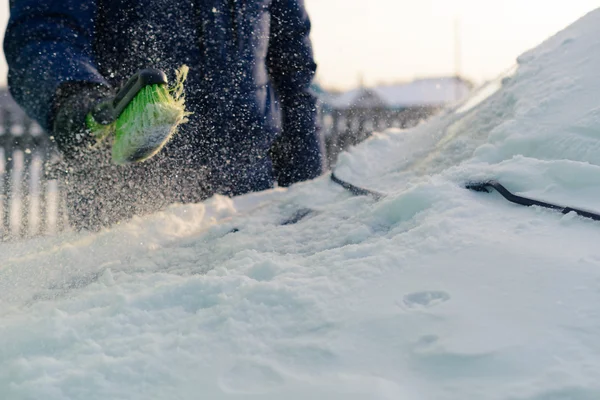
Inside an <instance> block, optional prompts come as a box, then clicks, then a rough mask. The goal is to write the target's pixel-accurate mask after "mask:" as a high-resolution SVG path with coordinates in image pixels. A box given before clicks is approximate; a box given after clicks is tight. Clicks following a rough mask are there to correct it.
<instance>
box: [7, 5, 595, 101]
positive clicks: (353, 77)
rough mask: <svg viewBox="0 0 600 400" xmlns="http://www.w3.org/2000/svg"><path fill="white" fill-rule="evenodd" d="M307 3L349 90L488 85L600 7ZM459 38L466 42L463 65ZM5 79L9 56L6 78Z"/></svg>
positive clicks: (329, 60) (325, 60) (330, 79)
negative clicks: (452, 82)
mask: <svg viewBox="0 0 600 400" xmlns="http://www.w3.org/2000/svg"><path fill="white" fill-rule="evenodd" d="M174 1H175V0H174ZM305 4H306V8H307V10H308V12H309V15H310V17H311V21H312V25H313V29H312V35H311V38H312V41H313V46H314V51H315V58H316V61H317V64H318V66H319V67H318V73H317V80H318V82H319V83H321V84H322V85H323V86H325V87H327V88H336V89H348V88H351V87H354V86H357V85H358V84H359V83H360V82H363V83H364V84H366V85H375V84H379V83H393V82H400V81H407V80H411V79H414V78H419V77H430V76H441V75H454V74H455V72H456V71H457V69H458V71H459V73H460V74H461V75H462V76H464V77H466V78H468V79H471V80H473V81H474V82H476V83H481V82H483V81H485V80H487V79H491V78H493V77H495V76H497V75H498V74H500V73H501V72H502V71H504V70H506V69H508V68H509V67H510V66H511V65H512V64H514V62H515V59H516V58H517V56H519V54H521V53H523V52H524V51H526V50H528V49H530V48H532V47H534V46H536V45H537V44H539V43H541V42H542V41H543V40H544V39H546V38H547V37H549V36H551V35H553V34H555V33H556V32H558V31H559V30H561V29H562V28H564V27H566V26H567V25H569V24H571V23H572V22H574V21H575V20H577V19H578V18H580V17H581V16H583V15H584V14H585V13H587V12H589V11H591V10H593V9H595V8H597V7H600V0H569V1H565V0H561V1H548V0H493V1H492V0H418V1H417V0H305ZM7 19H8V0H0V28H1V29H0V30H1V32H2V34H1V35H2V36H3V33H4V27H5V25H6V21H7ZM457 26H458V29H456V27H457ZM457 31H458V34H456V32H457ZM456 38H458V39H459V40H456ZM455 43H459V44H460V45H459V48H460V51H459V54H460V57H459V60H460V62H459V68H457V67H456V64H457V62H456V61H457V60H456V59H457V57H456V56H455V55H456V53H457V52H456V46H455ZM5 82H6V62H5V60H4V55H2V57H1V62H0V84H5Z"/></svg>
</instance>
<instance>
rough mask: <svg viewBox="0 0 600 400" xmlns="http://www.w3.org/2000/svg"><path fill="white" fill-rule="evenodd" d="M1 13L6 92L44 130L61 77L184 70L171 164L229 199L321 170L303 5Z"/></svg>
mask: <svg viewBox="0 0 600 400" xmlns="http://www.w3.org/2000/svg"><path fill="white" fill-rule="evenodd" d="M10 10H11V16H10V21H9V24H8V27H7V31H6V35H5V41H4V49H5V54H6V58H7V61H8V65H9V74H8V83H9V86H10V90H11V93H12V95H13V97H14V98H15V99H16V101H17V102H18V103H19V104H20V105H21V106H22V107H23V108H24V109H25V110H26V112H27V113H28V114H29V116H31V117H32V118H34V119H35V120H37V121H38V122H39V123H40V124H41V125H42V126H43V127H44V128H45V129H46V130H48V131H49V128H50V127H51V124H52V121H53V109H52V104H53V101H54V96H55V94H56V91H57V88H59V87H60V86H61V85H62V84H64V83H65V82H90V83H97V84H101V85H106V86H110V87H113V88H116V87H119V86H120V85H121V84H122V83H123V81H124V80H125V79H127V77H128V76H130V75H131V74H133V73H135V72H136V71H138V70H139V69H141V68H147V67H153V68H160V69H163V70H165V71H166V72H168V75H169V77H170V78H171V79H172V78H173V73H174V71H175V69H176V68H178V67H179V66H180V65H182V64H187V65H188V66H189V67H190V73H189V77H188V81H187V84H186V99H187V107H188V110H189V111H192V112H193V113H194V114H193V115H192V117H191V119H190V122H189V123H188V124H186V125H184V126H183V127H182V130H181V131H180V133H179V134H178V135H177V136H176V137H175V139H174V140H173V141H172V143H170V144H169V146H168V148H167V149H166V150H165V151H166V153H167V154H168V156H169V157H172V158H175V159H180V160H181V162H183V163H186V164H187V165H189V163H198V165H209V166H210V167H211V168H212V170H213V172H214V175H215V176H217V177H218V179H219V180H222V181H223V182H224V186H226V187H233V189H232V190H231V191H232V192H233V193H234V194H235V193H241V192H246V191H250V190H262V189H265V188H268V187H270V186H272V183H273V180H274V179H275V180H278V181H279V184H280V185H284V186H285V185H289V184H291V183H294V182H297V181H302V180H306V179H311V178H314V177H316V176H318V175H319V174H320V173H321V172H322V145H321V141H320V139H319V135H318V129H317V127H316V99H315V97H314V96H313V95H312V94H311V92H310V91H309V86H310V84H311V81H312V79H313V76H314V73H315V69H316V65H315V63H314V60H313V57H312V49H311V44H310V40H309V32H310V22H309V19H308V16H307V14H306V11H305V8H304V2H303V0H188V1H173V0H96V1H92V0H87V1H85V0H11V8H10ZM274 143H276V144H275V145H274ZM270 149H271V150H273V149H276V152H275V153H276V154H278V156H270V155H272V153H270V152H269V150H270ZM272 167H274V168H272ZM273 169H274V172H272V171H273Z"/></svg>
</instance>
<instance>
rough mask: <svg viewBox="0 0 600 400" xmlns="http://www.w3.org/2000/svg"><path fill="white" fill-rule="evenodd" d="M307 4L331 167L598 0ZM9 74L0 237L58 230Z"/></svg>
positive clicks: (32, 129)
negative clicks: (10, 89) (11, 91)
mask: <svg viewBox="0 0 600 400" xmlns="http://www.w3.org/2000/svg"><path fill="white" fill-rule="evenodd" d="M16 1H19V0H16ZM48 1H50V0H48ZM54 1H60V0H54ZM173 1H176V0H173ZM305 5H306V8H307V10H308V13H309V15H310V17H311V20H312V25H313V29H312V41H313V46H314V52H315V58H316V61H317V63H318V73H317V78H316V80H315V83H314V85H313V89H314V91H315V92H316V93H317V94H318V96H319V98H320V119H321V125H322V127H323V129H322V132H323V135H324V140H325V142H326V146H327V153H328V162H329V165H330V167H331V166H333V165H334V164H335V160H336V157H337V155H338V154H339V153H340V152H341V151H343V150H344V149H346V148H348V147H349V146H352V145H354V144H356V143H359V142H361V141H363V140H365V139H366V138H368V137H369V136H370V135H371V134H372V133H373V132H374V131H382V130H385V129H388V128H399V129H404V128H409V127H412V126H414V125H416V124H418V123H420V122H421V121H423V120H426V119H427V118H428V117H430V116H432V115H434V114H435V113H436V112H437V111H439V110H440V109H442V108H444V107H446V106H448V105H449V104H453V103H455V102H457V101H460V100H461V99H463V98H465V97H466V96H468V95H469V93H470V92H471V91H473V90H474V88H476V87H477V86H479V85H482V84H483V83H485V82H486V81H488V80H491V79H493V78H495V77H496V76H498V75H500V74H501V73H502V72H504V71H506V70H508V69H509V68H511V67H512V66H513V65H514V63H515V60H516V58H517V57H518V56H519V55H520V54H521V53H523V52H524V51H526V50H528V49H530V48H532V47H535V46H536V45H538V44H539V43H541V42H542V41H543V40H545V39H546V38H547V37H549V36H551V35H553V34H555V33H556V32H558V31H559V30H561V29H562V28H564V27H566V26H567V25H569V24H571V23H572V22H574V21H575V20H577V19H578V18H580V17H581V16H583V15H584V14H586V13H587V12H589V11H591V10H593V9H595V8H597V7H599V6H600V0H569V1H547V0H525V1H524V0H502V1H500V0H419V1H414V0H368V1H366V0H305ZM8 18H9V0H0V38H1V39H3V37H4V30H5V27H6V24H7V22H8ZM0 52H1V51H0ZM6 74H7V66H6V61H5V59H4V54H2V55H1V57H0V188H1V190H0V197H1V199H2V201H1V202H0V209H1V212H0V219H1V223H0V238H1V237H2V235H4V236H10V235H11V233H12V234H14V233H15V232H20V234H21V236H27V235H30V234H36V233H42V232H45V231H47V230H48V229H50V228H49V227H53V228H51V229H54V230H56V229H62V228H61V226H62V224H63V222H64V221H63V220H64V218H63V216H62V214H61V210H62V208H61V205H60V196H59V195H58V194H57V193H59V189H58V188H57V186H56V182H55V181H53V180H52V179H51V178H47V179H46V180H45V178H44V174H43V165H45V164H46V163H47V162H48V160H52V159H53V157H55V154H54V155H53V149H52V145H51V143H49V141H48V139H47V136H46V135H45V134H43V132H41V130H40V129H39V127H38V126H37V125H36V124H35V123H34V122H32V121H30V120H28V119H27V117H26V116H25V115H23V113H22V111H21V110H20V109H19V107H18V106H17V105H16V104H15V103H14V102H13V101H12V99H11V98H10V95H9V94H8V90H7V89H6ZM32 194H35V196H33V195H32ZM46 195H47V196H46ZM30 197H31V199H30V200H28V198H30ZM52 199H54V200H52Z"/></svg>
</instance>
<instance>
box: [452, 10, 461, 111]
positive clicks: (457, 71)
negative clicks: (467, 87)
mask: <svg viewBox="0 0 600 400" xmlns="http://www.w3.org/2000/svg"><path fill="white" fill-rule="evenodd" d="M460 45H461V40H460V18H459V17H455V18H454V77H455V78H454V79H455V81H456V82H455V85H454V100H455V101H458V99H459V98H460V76H461V67H462V65H461V64H462V59H461V58H462V57H461V46H460Z"/></svg>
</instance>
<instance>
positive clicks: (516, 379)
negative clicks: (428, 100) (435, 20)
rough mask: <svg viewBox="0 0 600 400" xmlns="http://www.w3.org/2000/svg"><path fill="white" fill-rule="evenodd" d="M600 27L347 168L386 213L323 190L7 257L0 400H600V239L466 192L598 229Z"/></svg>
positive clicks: (559, 41) (216, 206) (555, 41)
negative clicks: (486, 188) (471, 184)
mask: <svg viewBox="0 0 600 400" xmlns="http://www.w3.org/2000/svg"><path fill="white" fill-rule="evenodd" d="M599 26H600V11H595V12H592V13H591V14H589V15H587V16H586V17H584V18H583V19H581V20H580V21H578V22H577V23H575V24H574V25H573V26H571V27H569V28H567V29H566V30H565V31H563V32H560V33H559V34H558V35H556V36H554V37H552V38H550V39H549V40H547V41H546V42H545V43H543V44H542V45H540V46H539V47H538V48H536V49H534V50H532V51H530V52H528V53H526V54H524V55H523V56H521V57H520V58H519V67H518V68H517V69H516V71H511V72H509V73H508V74H507V75H506V76H504V77H502V78H501V83H502V84H501V85H500V84H499V83H500V82H495V83H494V84H492V86H490V87H488V88H484V89H482V90H481V91H479V92H478V93H476V94H475V96H476V97H475V100H471V101H468V102H467V103H464V104H462V105H460V106H458V107H456V108H454V109H452V110H448V111H447V112H445V113H444V115H441V116H439V117H437V118H435V119H434V120H432V121H430V122H428V123H427V124H423V125H420V126H418V127H417V128H415V129H412V130H409V131H400V130H392V131H387V132H384V133H382V134H377V135H375V136H374V137H373V138H372V139H370V140H369V141H367V142H365V143H363V144H362V145H360V146H358V147H356V148H354V149H352V150H351V151H350V152H348V153H343V154H342V155H341V157H340V159H339V167H338V171H337V174H338V175H339V176H340V177H341V178H343V179H346V180H348V181H351V182H353V183H355V184H358V185H363V186H365V187H368V188H371V189H374V190H379V191H382V192H385V193H387V194H388V195H387V196H386V197H385V198H384V199H382V200H379V201H375V200H373V199H370V198H368V197H353V196H351V195H349V194H348V193H346V192H345V191H344V190H343V189H342V188H340V187H339V186H336V185H335V184H333V183H331V182H330V181H329V180H328V178H327V177H322V178H320V179H317V180H315V181H313V182H306V183H302V184H299V185H296V186H294V187H292V188H291V189H289V190H281V189H278V190H273V191H269V192H265V193H258V194H253V195H249V196H244V197H240V198H236V199H233V200H231V199H226V198H223V197H215V198H213V199H211V200H209V201H207V202H206V203H203V204H197V205H187V206H173V207H170V208H169V209H168V210H166V211H164V212H162V213H158V214H156V215H153V216H151V217H148V218H136V219H134V220H133V221H130V222H128V223H124V224H122V225H119V226H117V227H115V228H112V229H110V230H106V231H103V232H101V233H97V234H74V233H68V234H65V235H63V236H60V237H53V238H43V239H35V240H30V241H27V242H19V243H4V244H1V245H0V252H1V254H2V261H1V267H0V318H1V319H2V323H1V324H0V398H1V399H10V400H12V399H17V400H21V399H40V398H43V399H49V400H66V399H69V400H71V399H86V400H94V399H103V400H104V399H128V400H129V399H186V400H187V399H198V398H207V399H224V398H260V399H282V398H285V399H290V400H291V399H307V398H310V399H425V400H438V399H443V400H454V399H456V400H459V399H460V400H464V399H498V400H500V399H502V400H558V399H561V400H562V399H577V400H592V399H598V398H600V339H598V338H599V337H600V251H599V250H598V243H599V242H600V225H598V223H597V222H594V221H590V220H586V219H584V218H581V217H578V216H575V215H572V214H568V215H562V214H560V213H556V212H553V211H549V210H543V209H538V208H527V207H521V206H518V205H514V204H511V203H508V202H506V201H505V200H504V199H502V198H501V197H500V196H498V195H497V194H484V193H474V192H470V191H467V190H465V189H463V186H464V184H465V182H468V181H471V180H476V179H489V178H494V179H498V180H499V181H500V182H501V183H503V184H504V185H506V186H507V187H508V188H509V189H510V190H512V191H514V192H516V193H519V194H522V195H527V196H530V197H535V198H539V199H543V200H546V201H553V202H558V203H562V204H565V205H570V206H574V207H581V208H588V209H593V210H596V211H600V204H599V203H598V198H599V197H600V189H599V188H600V151H599V150H600V141H599V140H598V139H599V138H600V128H598V127H599V126H600V105H599V104H600V103H599V101H598V93H599V92H600V79H598V71H599V70H600V32H599V28H598V27H599ZM306 209H311V210H313V211H312V212H310V213H308V214H307V215H305V216H304V218H302V219H300V220H299V221H297V222H296V223H293V224H283V223H284V222H286V221H290V220H294V219H297V218H295V217H296V216H297V214H298V212H299V211H302V210H306ZM301 214H303V213H302V212H301Z"/></svg>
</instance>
